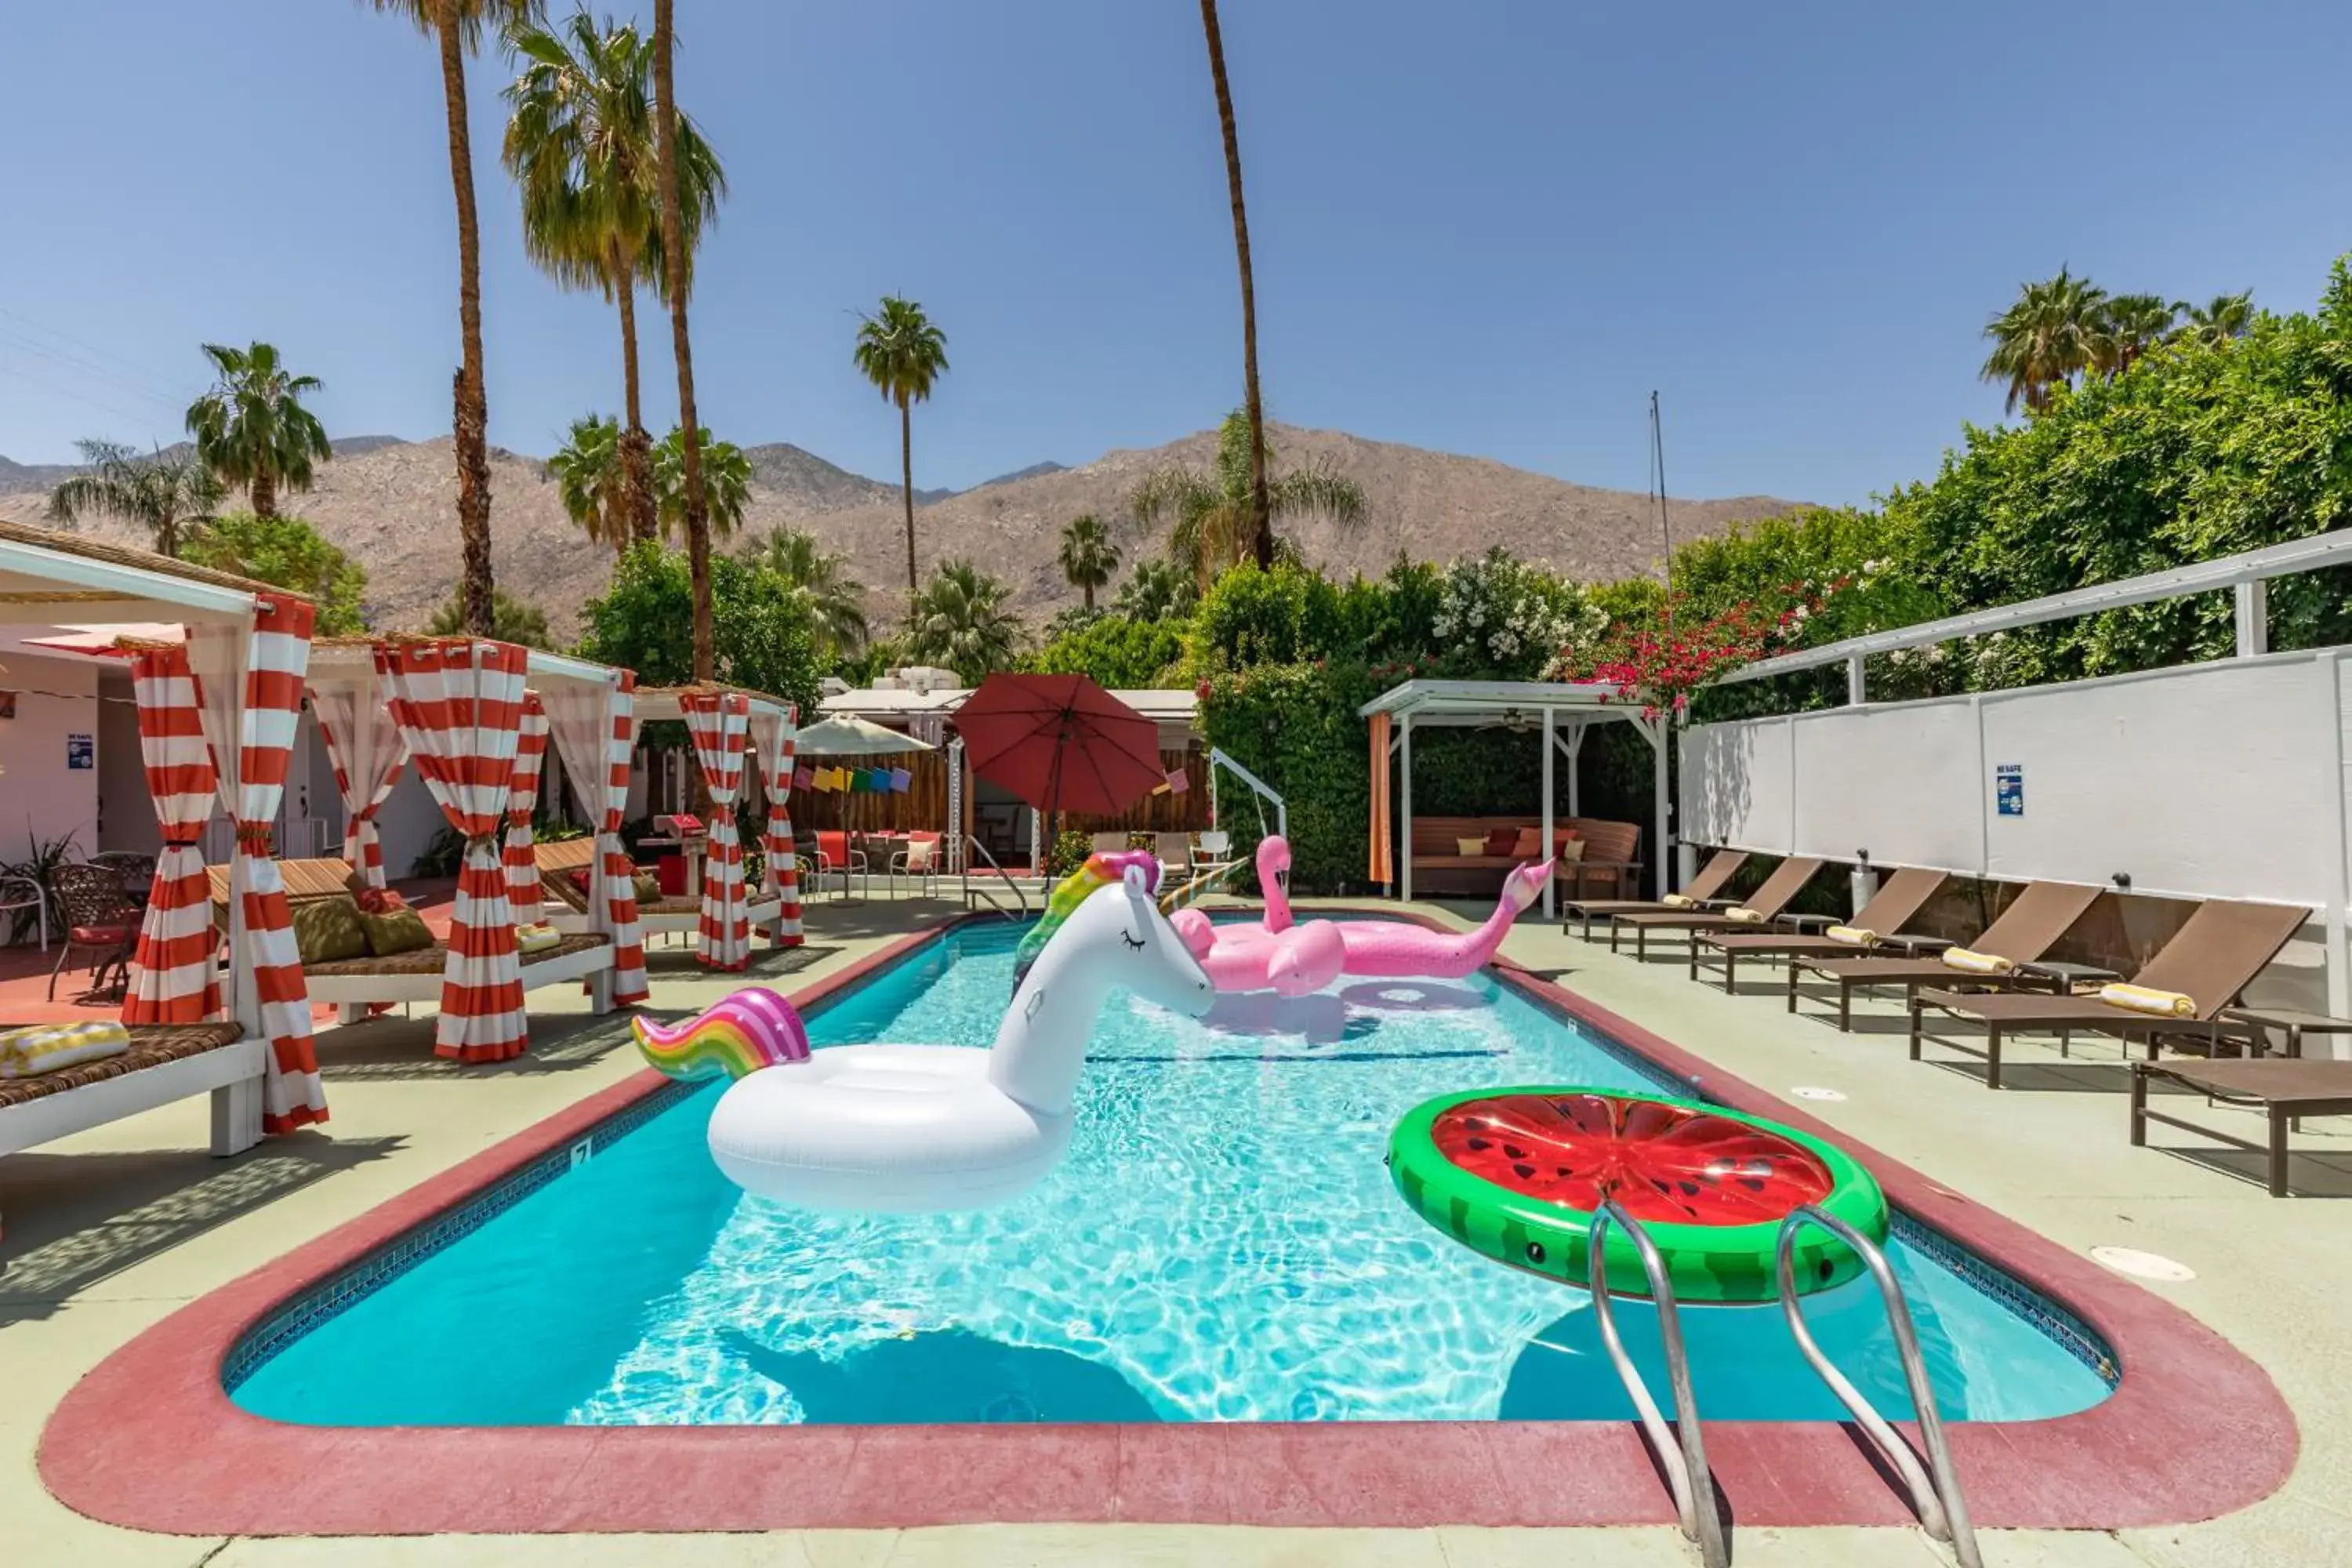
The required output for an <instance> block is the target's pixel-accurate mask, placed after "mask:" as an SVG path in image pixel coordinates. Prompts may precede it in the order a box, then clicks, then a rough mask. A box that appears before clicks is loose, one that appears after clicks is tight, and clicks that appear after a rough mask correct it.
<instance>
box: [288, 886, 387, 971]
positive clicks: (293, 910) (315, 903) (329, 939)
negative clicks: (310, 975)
mask: <svg viewBox="0 0 2352 1568" xmlns="http://www.w3.org/2000/svg"><path fill="white" fill-rule="evenodd" d="M289 912H290V915H291V918H292V920H293V922H294V950H295V952H298V953H299V954H300V955H301V959H302V962H303V963H305V964H310V963H334V962H336V961H337V960H340V959H346V958H364V957H365V956H367V951H368V939H367V928H366V927H365V926H363V925H362V924H361V923H360V907H359V905H358V903H357V902H356V901H354V900H352V896H351V895H350V894H349V893H338V894H336V895H335V896H334V897H332V898H326V899H297V900H294V901H293V903H292V905H291V906H290V908H289Z"/></svg>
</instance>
